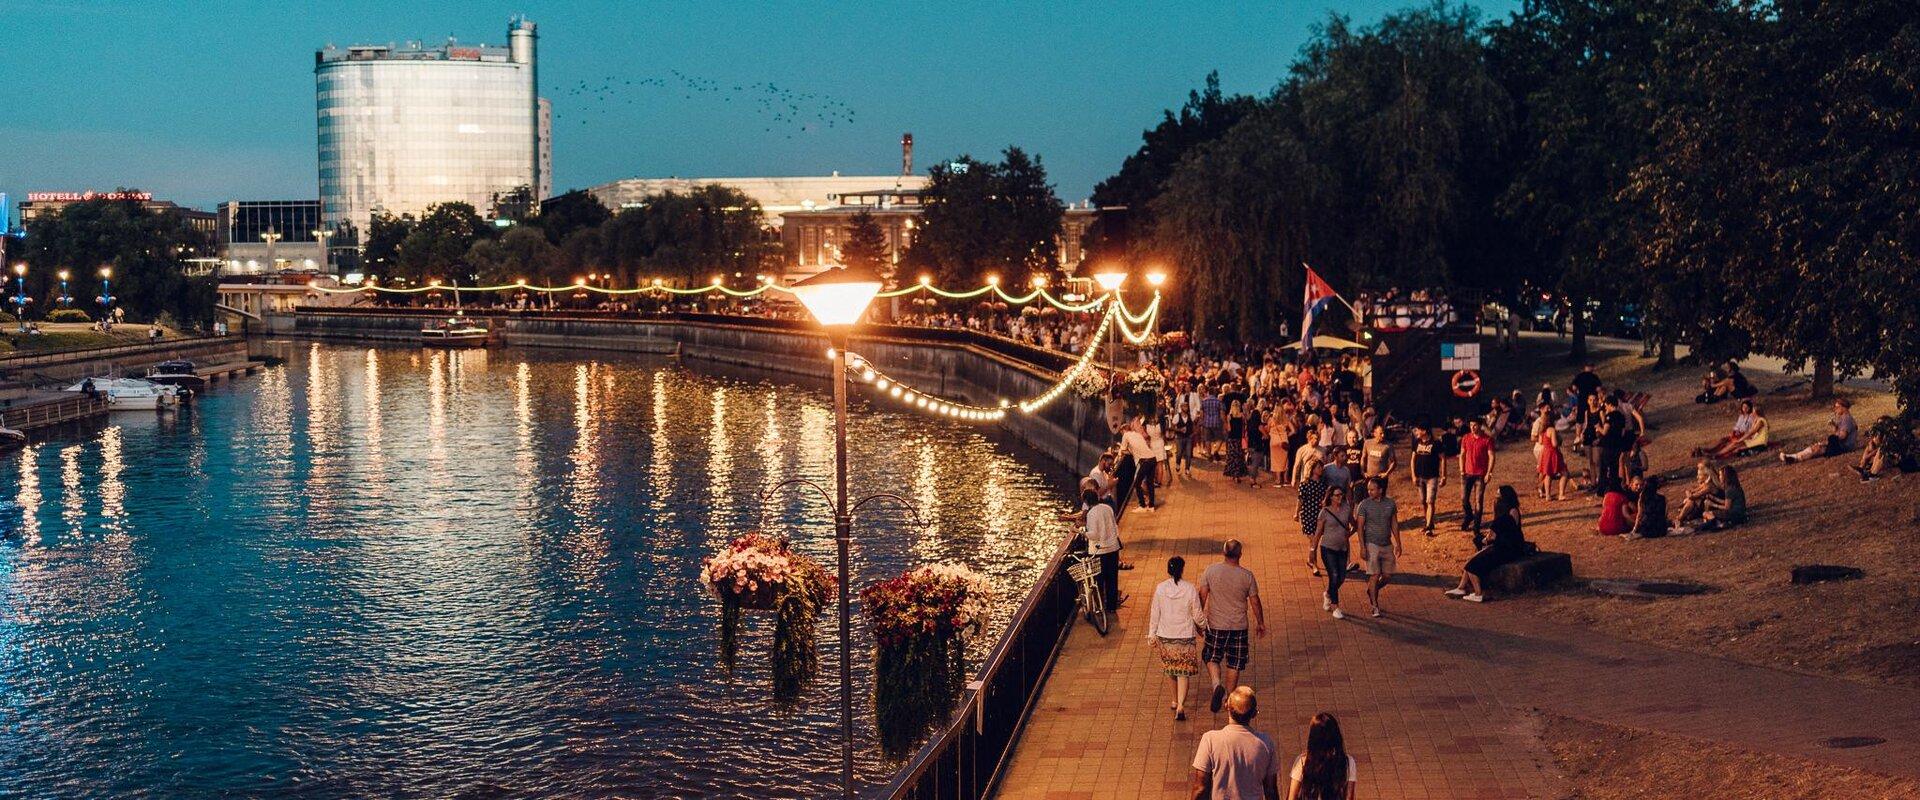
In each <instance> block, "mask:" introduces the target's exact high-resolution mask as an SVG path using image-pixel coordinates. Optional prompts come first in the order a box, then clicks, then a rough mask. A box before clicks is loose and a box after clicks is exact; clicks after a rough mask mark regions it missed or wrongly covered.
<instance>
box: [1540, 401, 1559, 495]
mask: <svg viewBox="0 0 1920 800" xmlns="http://www.w3.org/2000/svg"><path fill="white" fill-rule="evenodd" d="M1540 418H1541V419H1543V420H1545V421H1546V424H1545V425H1542V426H1540V438H1538V439H1535V440H1534V444H1537V445H1539V446H1540V447H1539V450H1540V497H1541V498H1542V499H1544V498H1546V496H1547V490H1548V489H1551V488H1553V482H1554V480H1555V479H1558V480H1559V481H1560V491H1559V493H1558V496H1556V497H1554V499H1555V500H1565V499H1567V458H1566V456H1565V455H1564V454H1562V453H1561V452H1560V432H1559V431H1557V430H1554V427H1553V406H1551V405H1547V404H1545V403H1542V404H1541V405H1540Z"/></svg>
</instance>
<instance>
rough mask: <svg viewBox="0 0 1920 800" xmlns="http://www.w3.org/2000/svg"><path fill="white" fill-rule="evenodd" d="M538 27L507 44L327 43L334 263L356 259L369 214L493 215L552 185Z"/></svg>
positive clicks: (323, 196) (324, 127)
mask: <svg viewBox="0 0 1920 800" xmlns="http://www.w3.org/2000/svg"><path fill="white" fill-rule="evenodd" d="M535 39H536V34H535V29H534V24H533V23H532V22H531V21H529V20H526V19H522V18H515V19H514V20H512V21H511V22H510V23H509V25H508V28H507V45H506V46H505V47H493V46H488V45H466V44H461V43H458V42H455V41H453V40H448V41H447V43H446V44H444V45H439V46H433V47H428V46H424V45H422V44H421V43H419V42H409V43H407V44H406V45H403V46H394V45H352V46H349V47H345V48H337V47H333V46H331V45H329V46H328V47H327V48H326V49H323V50H320V51H317V52H316V53H314V68H313V72H314V80H315V102H316V106H317V109H318V120H319V149H320V204H321V213H322V215H323V216H324V218H325V221H326V224H327V225H328V226H329V227H330V228H333V229H334V230H336V231H338V233H337V234H336V235H335V236H334V237H333V241H331V242H329V246H330V249H331V250H332V251H333V253H334V263H335V265H336V266H339V265H340V264H341V260H342V257H343V256H347V257H350V255H351V254H352V253H355V252H357V250H358V248H359V246H360V245H361V244H362V243H363V241H364V239H365V231H366V229H367V223H368V220H369V219H370V218H371V217H372V216H373V213H374V212H375V211H385V212H387V213H391V214H407V213H411V214H418V213H420V212H422V211H424V210H426V208H427V207H428V206H430V205H433V204H435V203H443V202H450V201H465V202H467V203H471V204H473V207H474V208H475V209H478V210H479V211H480V213H481V214H483V215H488V214H491V212H492V210H493V209H492V206H493V200H494V197H495V196H498V195H506V194H510V193H512V192H514V190H516V189H520V188H522V187H524V188H525V191H526V192H527V193H534V192H541V191H542V190H543V189H544V188H545V187H547V186H550V185H551V182H552V181H551V179H550V178H549V177H548V176H547V175H546V174H545V172H546V170H545V162H546V161H547V159H546V158H544V157H543V156H544V154H545V153H546V152H547V148H546V146H545V144H544V143H543V142H542V138H543V134H544V128H545V126H543V125H541V124H540V123H541V117H542V107H543V106H544V105H545V101H544V100H542V99H541V98H540V96H539V85H540V84H539V80H538V70H537V69H536V66H535V47H534V45H535Z"/></svg>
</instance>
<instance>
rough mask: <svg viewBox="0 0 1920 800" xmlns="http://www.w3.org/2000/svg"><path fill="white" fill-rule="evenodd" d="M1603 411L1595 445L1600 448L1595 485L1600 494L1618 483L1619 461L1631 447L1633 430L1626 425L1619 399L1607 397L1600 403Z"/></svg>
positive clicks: (1625, 416)
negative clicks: (1598, 435) (1598, 488)
mask: <svg viewBox="0 0 1920 800" xmlns="http://www.w3.org/2000/svg"><path fill="white" fill-rule="evenodd" d="M1601 408H1603V409H1605V413H1603V414H1602V416H1601V417H1600V437H1599V441H1598V442H1596V445H1597V446H1598V447H1599V448H1600V458H1599V463H1598V464H1596V465H1595V466H1597V467H1598V468H1599V471H1600V472H1599V475H1598V476H1597V477H1596V485H1597V486H1599V487H1600V492H1601V494H1603V495H1604V494H1605V493H1606V491H1607V489H1609V488H1612V487H1614V486H1619V485H1620V474H1621V470H1620V462H1621V459H1622V458H1624V457H1625V456H1626V454H1627V451H1628V450H1631V449H1633V439H1634V432H1633V429H1632V428H1630V427H1628V426H1627V415H1626V413H1625V412H1623V411H1621V410H1620V403H1619V401H1617V400H1615V399H1613V398H1607V400H1606V402H1605V403H1604V404H1602V405H1601Z"/></svg>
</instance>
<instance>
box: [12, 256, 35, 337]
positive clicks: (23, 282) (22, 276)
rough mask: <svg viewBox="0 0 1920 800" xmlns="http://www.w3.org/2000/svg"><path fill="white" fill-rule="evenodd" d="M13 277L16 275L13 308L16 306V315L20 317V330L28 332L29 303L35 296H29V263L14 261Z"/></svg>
mask: <svg viewBox="0 0 1920 800" xmlns="http://www.w3.org/2000/svg"><path fill="white" fill-rule="evenodd" d="M13 277H14V280H15V281H16V284H15V288H14V292H13V308H14V311H15V312H16V314H15V316H17V317H19V318H20V332H21V333H26V332H27V304H28V303H31V302H33V298H31V297H28V296H27V263H26V262H24V261H20V262H16V263H14V265H13Z"/></svg>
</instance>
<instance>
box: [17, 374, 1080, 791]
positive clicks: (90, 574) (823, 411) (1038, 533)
mask: <svg viewBox="0 0 1920 800" xmlns="http://www.w3.org/2000/svg"><path fill="white" fill-rule="evenodd" d="M267 346H268V347H269V348H272V351H273V352H275V353H277V354H279V355H282V356H284V357H285V358H286V359H287V361H286V363H285V364H284V365H282V366H278V367H274V368H270V369H268V370H266V371H264V372H263V373H261V374H260V375H257V376H254V377H250V378H245V379H241V380H238V381H235V382H234V383H232V384H222V385H219V386H218V387H217V388H214V389H212V390H210V391H209V392H207V393H206V394H205V395H204V396H202V397H201V398H199V399H198V400H197V402H195V403H194V404H193V405H192V406H191V408H189V409H186V410H182V411H179V412H168V413H161V414H155V413H150V412H149V413H138V412H120V413H116V414H114V415H113V416H112V418H111V420H110V421H109V422H108V423H107V424H106V425H105V426H104V427H99V426H96V427H95V428H94V429H89V430H79V431H72V432H67V433H63V434H59V435H56V436H55V437H53V438H51V439H49V440H46V441H41V442H38V443H36V444H33V445H31V446H29V447H28V448H26V449H25V450H23V451H21V452H18V453H14V454H11V455H6V456H0V497H11V498H16V499H17V500H18V501H19V502H20V503H21V504H22V505H23V506H24V507H25V514H24V516H23V518H22V519H21V520H20V522H19V524H18V525H17V526H15V527H16V530H15V531H14V532H13V534H12V535H11V536H9V537H8V538H6V539H4V540H0V796H8V797H12V796H19V797H36V798H57V797H74V798H80V797H88V798H93V797H168V798H173V797H258V796H276V797H347V796H378V797H389V796H392V797H398V796H425V797H452V796H496V795H501V796H538V797H601V796H623V797H679V796H711V797H736V796H751V797H769V798H778V797H810V796H818V795H821V794H826V793H829V792H830V791H832V789H833V788H834V787H835V786H837V784H838V769H839V748H838V745H837V742H838V736H839V720H838V705H837V698H838V684H837V682H836V681H835V680H834V676H836V675H837V669H838V663H839V661H838V653H837V648H836V646H835V641H836V640H835V638H834V637H835V636H836V635H837V634H836V633H835V631H836V624H835V622H834V621H833V619H832V617H831V613H829V614H825V615H823V620H822V623H821V626H820V637H821V638H820V651H821V659H820V677H819V678H818V679H816V680H815V681H814V683H813V685H812V686H811V688H810V689H809V692H808V694H807V696H806V698H805V699H804V702H803V703H802V704H800V706H799V707H798V708H796V709H783V708H780V707H776V706H775V705H774V704H772V703H771V702H770V700H769V698H768V690H767V685H768V681H767V672H766V669H765V657H766V653H767V652H768V650H769V646H770V639H771V627H772V625H771V620H770V619H767V618H764V617H761V616H756V615H752V614H749V615H748V625H749V628H750V630H749V633H748V634H747V636H746V638H745V639H744V641H743V642H742V645H741V662H742V669H741V670H740V671H739V672H738V673H737V674H736V675H735V676H734V677H733V678H732V679H731V681H729V680H727V679H726V678H725V677H724V676H723V675H722V674H721V672H720V671H719V669H718V668H717V667H716V666H715V664H714V657H713V654H714V653H715V652H716V651H717V649H718V638H719V637H718V627H717V626H718V616H719V614H718V607H717V605H716V604H715V602H714V601H713V600H712V599H711V598H710V597H709V595H708V594H707V593H706V592H705V590H704V589H703V588H702V587H701V586H700V585H699V582H698V579H697V571H698V569H699V565H700V560H701V558H702V557H703V556H704V555H706V554H707V553H708V552H710V551H711V550H713V549H714V548H715V547H717V546H719V545H720V544H721V543H723V542H724V541H726V540H727V539H728V538H729V537H730V536H732V535H734V534H737V533H739V532H742V531H746V530H750V529H753V528H754V527H755V524H756V519H757V517H758V514H759V509H758V507H757V502H756V498H757V496H758V495H759V493H760V492H761V490H762V489H763V488H764V487H766V486H769V485H771V484H773V483H776V482H778V481H781V480H784V479H787V478H792V477H813V478H816V479H820V480H822V481H823V482H824V481H826V480H827V479H829V478H830V477H831V469H832V454H833V440H832V427H831V426H832V414H831V406H830V396H829V395H828V394H827V393H826V392H825V387H824V386H815V385H797V384H794V383H790V382H786V381H783V380H777V379H771V378H765V377H760V376H753V375H741V374H723V373H720V372H717V371H714V370H709V369H706V368H703V367H699V366H688V365H682V364H680V363H677V362H675V361H673V360H670V359H663V358H657V357H645V356H633V357H625V356H619V355H576V354H568V353H560V352H552V351H538V350H496V351H464V352H434V351H423V350H419V349H414V348H398V347H394V348H385V347H377V348H368V347H349V346H340V345H329V344H312V343H306V342H297V343H296V342H279V343H269V344H268V345H267ZM850 440H851V442H852V445H851V446H852V461H853V464H854V474H853V488H854V490H855V491H856V492H858V493H868V492H875V491H894V492H899V493H902V494H905V495H906V496H908V497H910V498H912V499H913V500H914V501H915V502H916V503H918V504H919V506H920V508H921V511H922V513H923V514H924V515H925V518H926V519H927V520H929V521H930V523H931V524H930V525H929V526H928V527H927V528H925V529H917V528H914V527H913V526H911V525H908V524H906V523H905V522H904V520H903V518H902V517H901V516H900V515H898V514H894V513H890V512H885V511H881V512H877V513H874V514H872V515H870V517H869V518H867V519H863V520H861V521H860V522H859V527H858V528H857V529H856V531H855V547H854V552H855V571H856V574H857V576H858V577H857V579H856V581H855V584H854V585H855V586H856V588H857V587H859V586H864V585H866V584H867V583H869V582H872V581H874V580H878V579H881V578H883V577H886V576H889V575H892V574H894V573H897V572H898V571H899V570H900V569H902V568H904V567H905V566H907V565H910V564H917V563H922V562H927V561H935V560H956V561H961V562H965V563H967V564H969V565H971V566H973V567H974V568H976V569H979V570H981V571H982V572H984V573H986V574H988V575H990V576H991V577H992V578H993V579H994V581H995V582H996V584H997V586H998V587H999V590H1000V597H999V598H998V602H997V608H998V610H997V612H996V614H997V616H996V619H995V620H994V621H993V626H992V628H991V629H990V630H989V636H987V637H984V638H985V639H987V640H991V639H992V638H993V637H994V636H997V634H998V631H999V630H1000V629H1001V628H1002V627H1003V626H1004V623H1005V618H1006V617H1007V616H1008V615H1009V614H1010V613H1011V611H1012V609H1013V607H1014V606H1016V605H1017V604H1018V602H1019V600H1020V598H1021V597H1022V596H1023V595H1024V593H1025V592H1026V590H1027V587H1028V586H1029V585H1030V584H1031V582H1032V580H1033V578H1034V577H1035V576H1036V575H1037V574H1038V571H1039V569H1040V568H1041V566H1042V564H1043V562H1044V561H1045V559H1046V557H1047V556H1048V555H1049V554H1050V553H1051V552H1052V549H1053V548H1054V546H1055V545H1056V543H1057V542H1058V541H1059V537H1060V536H1062V535H1064V531H1065V529H1064V528H1063V527H1062V525H1061V524H1060V523H1058V522H1055V521H1052V519H1051V512H1052V511H1053V510H1055V509H1057V508H1058V507H1059V506H1060V505H1061V502H1062V500H1063V497H1064V495H1063V493H1062V491H1061V486H1060V484H1059V476H1058V474H1057V470H1054V469H1052V468H1051V467H1047V468H1044V469H1043V468H1040V467H1039V466H1037V465H1039V464H1041V462H1040V461H1039V460H1038V459H1037V458H1035V457H1033V456H1031V455H1028V454H1024V453H1022V452H1020V450H1019V448H1018V447H1017V446H1015V445H1012V444H1010V443H1009V442H1006V441H1004V440H1001V439H999V438H997V437H992V436H990V435H988V434H987V433H986V432H985V431H982V430H980V429H976V428H970V427H964V426H958V425H954V424H950V423H948V422H946V421H944V420H936V419H933V418H929V417H925V416H920V415H913V414H908V413H904V412H901V411H899V410H898V409H897V408H893V407H889V406H888V405H887V404H885V403H879V404H877V405H874V406H868V405H866V404H865V403H863V402H861V401H859V400H858V399H857V398H856V401H855V403H854V408H853V414H852V427H851V434H850ZM768 519H769V524H768V527H769V529H771V530H776V531H779V532H784V533H787V534H789V535H790V536H792V538H793V540H794V542H795V547H796V548H797V549H799V550H802V551H804V552H806V553H809V554H811V555H813V556H815V557H817V558H818V559H819V560H820V561H821V562H822V563H824V564H827V565H828V567H829V569H831V568H832V564H833V557H834V556H833V542H832V531H831V524H830V515H829V513H828V510H827V507H826V505H825V504H824V503H823V502H821V501H820V500H818V499H810V498H806V497H803V496H800V495H797V494H796V495H788V496H784V497H783V498H782V499H781V500H780V501H779V502H778V503H776V504H775V507H774V509H773V511H772V513H770V514H769V516H768ZM855 620H856V622H855V628H856V633H857V634H864V625H862V624H860V623H859V620H858V616H857V612H856V617H855ZM868 647H869V645H868V644H867V643H866V641H865V637H864V636H863V635H862V636H860V637H859V638H857V639H856V644H855V658H854V671H855V687H856V697H857V698H858V702H859V703H860V704H861V705H860V708H859V709H858V710H857V711H856V715H857V716H856V724H857V727H858V728H859V732H860V735H861V744H860V753H861V755H860V766H859V769H860V771H861V773H862V776H863V779H864V780H865V781H866V782H867V786H868V788H869V789H871V788H873V787H874V785H875V784H877V783H878V782H881V781H884V780H885V779H886V778H887V777H888V776H889V775H890V774H891V773H892V771H893V770H894V768H895V767H894V765H891V764H886V763H883V762H881V761H880V759H879V757H878V755H877V754H876V749H875V747H874V745H873V737H872V724H871V716H870V714H869V713H868V711H867V699H866V696H867V694H868V692H869V691H870V686H871V681H870V677H869V672H868V669H867V668H868V665H869V663H870V661H871V655H870V652H869V650H868Z"/></svg>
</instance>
